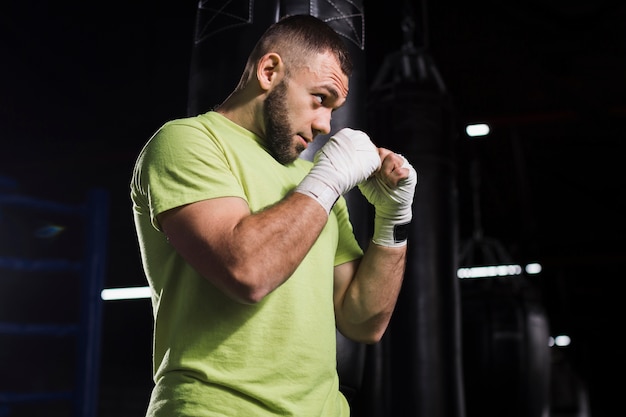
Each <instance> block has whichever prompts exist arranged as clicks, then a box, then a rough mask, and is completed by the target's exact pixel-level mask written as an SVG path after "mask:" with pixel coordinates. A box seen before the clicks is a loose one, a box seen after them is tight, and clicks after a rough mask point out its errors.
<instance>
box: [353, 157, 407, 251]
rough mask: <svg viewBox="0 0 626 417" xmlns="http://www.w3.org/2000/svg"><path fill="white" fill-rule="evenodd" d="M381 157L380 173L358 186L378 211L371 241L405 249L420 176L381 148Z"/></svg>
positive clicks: (405, 163)
mask: <svg viewBox="0 0 626 417" xmlns="http://www.w3.org/2000/svg"><path fill="white" fill-rule="evenodd" d="M380 156H381V158H382V159H383V162H382V166H381V169H380V170H379V171H378V172H377V173H376V175H374V176H372V177H371V178H369V179H368V180H366V181H364V182H362V183H360V184H359V189H360V190H361V193H362V194H363V195H364V196H365V198H366V199H367V201H369V202H370V203H371V204H372V205H373V206H374V208H375V210H376V215H375V217H374V236H373V238H372V241H373V242H374V243H376V244H378V245H382V246H391V247H397V246H404V245H406V242H407V235H408V225H409V223H410V222H411V219H412V218H413V212H412V204H413V196H414V193H415V187H416V185H417V172H415V169H414V168H413V167H412V166H411V164H409V162H408V161H407V160H406V158H404V157H403V156H402V155H398V154H394V153H392V152H391V151H389V150H387V149H383V148H381V149H380Z"/></svg>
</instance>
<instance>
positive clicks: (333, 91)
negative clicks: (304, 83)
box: [318, 84, 348, 101]
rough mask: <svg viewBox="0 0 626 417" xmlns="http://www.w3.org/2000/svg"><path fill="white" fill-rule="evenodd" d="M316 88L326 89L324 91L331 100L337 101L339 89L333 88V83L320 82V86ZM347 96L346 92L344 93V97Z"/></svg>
mask: <svg viewBox="0 0 626 417" xmlns="http://www.w3.org/2000/svg"><path fill="white" fill-rule="evenodd" d="M318 88H320V89H322V90H326V92H327V93H328V94H329V95H330V96H331V97H332V99H333V101H337V100H339V91H338V90H337V89H336V88H335V86H334V85H332V84H322V85H320V86H318ZM347 98H348V94H346V97H345V98H344V100H345V99H347Z"/></svg>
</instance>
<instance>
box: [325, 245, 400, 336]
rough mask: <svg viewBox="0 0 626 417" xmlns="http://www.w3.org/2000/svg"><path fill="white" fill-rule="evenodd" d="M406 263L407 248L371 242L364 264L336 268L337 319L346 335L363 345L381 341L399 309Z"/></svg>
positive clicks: (364, 257) (340, 328)
mask: <svg viewBox="0 0 626 417" xmlns="http://www.w3.org/2000/svg"><path fill="white" fill-rule="evenodd" d="M405 264H406V246H403V247H400V248H389V247H385V246H379V245H376V244H375V243H370V245H369V247H368V248H367V250H366V251H365V255H364V256H363V258H362V259H361V261H360V262H358V261H353V262H348V263H345V264H342V265H339V266H337V267H335V317H336V322H337V328H338V329H339V331H340V332H341V333H342V334H343V335H344V336H346V337H347V338H349V339H352V340H354V341H357V342H362V343H376V342H378V341H379V340H380V338H381V337H382V336H383V334H384V333H385V330H386V329H387V326H388V324H389V320H390V319H391V316H392V313H393V310H394V308H395V306H396V301H397V299H398V294H399V293H400V288H401V287H402V281H403V278H404V270H405Z"/></svg>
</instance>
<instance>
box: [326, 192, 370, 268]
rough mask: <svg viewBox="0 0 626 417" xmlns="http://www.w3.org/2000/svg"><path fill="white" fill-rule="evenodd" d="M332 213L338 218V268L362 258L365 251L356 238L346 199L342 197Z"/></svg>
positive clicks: (336, 255)
mask: <svg viewBox="0 0 626 417" xmlns="http://www.w3.org/2000/svg"><path fill="white" fill-rule="evenodd" d="M332 213H334V214H335V216H336V217H337V226H338V229H339V240H338V243H337V252H336V254H335V266H337V265H341V264H343V263H346V262H349V261H353V260H355V259H358V258H360V257H361V256H363V249H362V248H361V246H360V245H359V243H358V241H357V240H356V237H355V236H354V230H353V228H352V224H351V223H350V218H349V213H348V205H347V203H346V200H345V198H343V197H340V198H339V200H337V202H336V203H335V206H334V207H333V210H332Z"/></svg>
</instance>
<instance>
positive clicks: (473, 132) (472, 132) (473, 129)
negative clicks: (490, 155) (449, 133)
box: [465, 123, 490, 138]
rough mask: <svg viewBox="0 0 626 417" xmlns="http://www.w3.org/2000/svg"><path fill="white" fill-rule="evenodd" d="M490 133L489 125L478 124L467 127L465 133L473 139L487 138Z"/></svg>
mask: <svg viewBox="0 0 626 417" xmlns="http://www.w3.org/2000/svg"><path fill="white" fill-rule="evenodd" d="M489 132H490V129H489V125H488V124H486V123H477V124H474V125H467V126H466V127H465V133H467V136H469V137H472V138H474V137H476V136H486V135H488V134H489Z"/></svg>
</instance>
